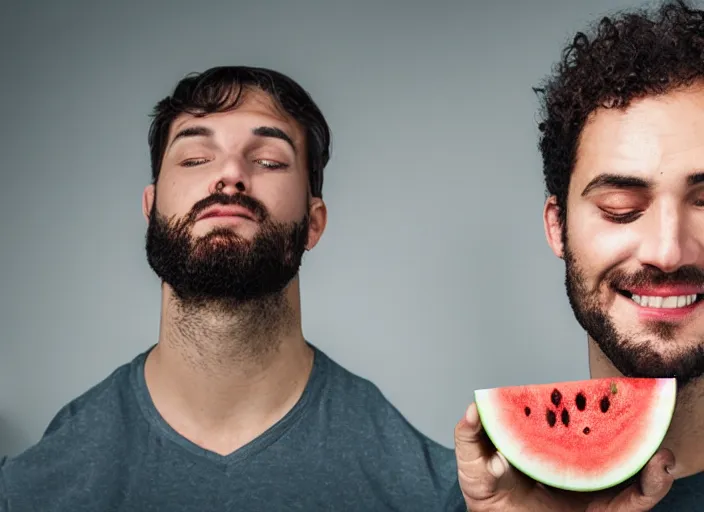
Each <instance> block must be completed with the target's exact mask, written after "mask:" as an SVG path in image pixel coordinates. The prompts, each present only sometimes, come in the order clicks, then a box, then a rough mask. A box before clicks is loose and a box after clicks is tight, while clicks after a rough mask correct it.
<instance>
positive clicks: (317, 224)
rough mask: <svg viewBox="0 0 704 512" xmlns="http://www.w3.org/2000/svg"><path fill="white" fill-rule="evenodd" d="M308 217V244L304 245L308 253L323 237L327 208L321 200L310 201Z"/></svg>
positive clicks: (313, 199)
mask: <svg viewBox="0 0 704 512" xmlns="http://www.w3.org/2000/svg"><path fill="white" fill-rule="evenodd" d="M308 217H309V219H310V222H309V225H308V242H307V243H306V250H308V251H310V250H311V249H313V247H315V246H316V245H317V244H318V242H319V241H320V238H321V237H322V236H323V232H324V231H325V226H326V225H327V222H328V210H327V206H326V205H325V202H324V201H323V200H322V199H321V198H319V197H314V198H312V199H311V202H310V207H309V209H308Z"/></svg>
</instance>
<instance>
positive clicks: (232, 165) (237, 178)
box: [210, 158, 251, 195]
mask: <svg viewBox="0 0 704 512" xmlns="http://www.w3.org/2000/svg"><path fill="white" fill-rule="evenodd" d="M250 186H251V177H250V172H249V169H248V168H247V166H246V165H245V164H244V162H242V161H240V160H239V159H237V158H230V159H228V160H226V161H224V162H223V165H222V166H221V167H220V169H218V172H217V173H216V174H215V176H214V178H213V180H212V183H211V185H210V193H211V194H215V193H220V194H229V195H233V194H236V193H243V192H248V191H249V189H250Z"/></svg>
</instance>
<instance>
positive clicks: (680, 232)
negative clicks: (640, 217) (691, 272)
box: [638, 203, 704, 272]
mask: <svg viewBox="0 0 704 512" xmlns="http://www.w3.org/2000/svg"><path fill="white" fill-rule="evenodd" d="M681 210H682V208H681V207H680V205H678V204H674V203H673V204H661V205H660V206H658V207H655V205H653V207H652V210H651V211H650V212H648V213H649V214H651V215H650V216H649V219H648V220H649V222H645V223H643V225H642V226H643V227H642V229H643V237H642V242H641V244H640V246H639V249H638V259H639V260H640V262H641V263H642V264H643V265H650V266H653V267H657V268H658V269H660V270H661V271H663V272H674V271H675V270H677V269H678V268H680V267H683V266H686V265H696V264H700V263H701V262H700V261H699V259H700V258H701V256H702V244H701V238H702V237H703V236H704V232H700V231H701V229H700V228H701V225H700V224H701V223H696V222H692V221H691V219H690V220H688V218H687V212H683V211H681ZM646 215H647V214H646ZM700 215H701V214H700ZM644 220H645V219H644Z"/></svg>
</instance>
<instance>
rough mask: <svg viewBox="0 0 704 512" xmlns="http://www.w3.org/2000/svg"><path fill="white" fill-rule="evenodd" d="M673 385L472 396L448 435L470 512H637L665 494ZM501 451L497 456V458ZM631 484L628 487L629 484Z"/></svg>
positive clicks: (596, 383) (594, 382)
mask: <svg viewBox="0 0 704 512" xmlns="http://www.w3.org/2000/svg"><path fill="white" fill-rule="evenodd" d="M675 400H676V383H675V380H674V379H628V378H608V379H606V378H605V379H590V380H586V381H575V382H563V383H558V384H541V385H533V386H513V387H505V388H494V389H485V390H478V391H476V392H475V403H474V404H472V405H470V407H469V408H468V409H467V412H466V414H465V417H464V418H463V419H462V420H461V421H460V422H459V423H458V424H457V427H456V429H455V447H456V456H457V464H458V474H459V482H460V486H461V488H462V491H463V494H464V497H465V501H466V503H467V507H468V509H469V510H470V511H472V512H482V511H484V512H490V511H506V512H510V511H512V510H516V511H520V510H525V511H529V510H531V511H540V512H550V511H556V512H557V511H559V512H570V511H580V512H617V511H623V512H640V511H647V510H650V509H651V508H653V507H654V506H655V505H657V503H658V502H659V501H660V500H662V498H663V497H664V496H665V495H666V494H667V493H668V492H669V490H670V488H671V486H672V483H673V476H672V475H671V474H670V473H669V472H668V471H667V469H666V468H669V467H672V466H674V463H675V461H674V456H673V454H672V452H670V451H669V450H666V449H659V448H660V445H661V443H662V441H663V438H664V437H665V434H666V432H667V429H668V428H669V425H670V420H671V418H672V414H673V411H674V405H675ZM497 448H498V451H497ZM634 475H635V478H634V479H633V480H632V481H631V482H629V481H628V480H629V478H631V477H633V476H634Z"/></svg>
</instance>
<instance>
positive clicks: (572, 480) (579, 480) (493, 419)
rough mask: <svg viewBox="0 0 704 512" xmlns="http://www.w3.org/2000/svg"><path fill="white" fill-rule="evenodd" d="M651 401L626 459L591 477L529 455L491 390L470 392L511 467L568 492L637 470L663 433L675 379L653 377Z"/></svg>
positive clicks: (607, 483)
mask: <svg viewBox="0 0 704 512" xmlns="http://www.w3.org/2000/svg"><path fill="white" fill-rule="evenodd" d="M656 380H657V381H658V383H657V386H656V393H655V399H654V400H655V403H654V404H653V406H652V407H651V409H650V411H649V413H650V415H649V417H648V418H644V423H643V424H644V425H646V426H647V428H644V429H643V430H644V432H645V438H644V439H643V440H642V441H641V442H640V443H638V445H637V450H635V451H634V453H632V454H631V455H630V456H629V457H628V458H625V459H620V460H619V461H618V464H615V465H614V467H611V468H604V469H605V471H604V473H603V474H602V475H600V476H599V477H597V478H595V477H594V476H587V475H584V474H581V473H580V472H579V468H574V469H572V470H569V469H567V468H561V467H559V466H556V467H550V461H548V460H545V459H542V460H541V459H540V458H539V456H538V457H535V456H531V455H530V452H534V451H535V449H534V448H531V447H528V446H523V445H522V443H520V442H518V441H517V440H516V439H515V438H514V437H512V435H511V432H510V430H507V429H506V428H504V426H503V424H502V422H501V419H500V415H501V411H500V410H498V409H497V408H496V407H495V405H496V402H495V401H494V400H493V399H492V395H493V392H494V389H480V390H477V391H475V392H474V396H475V402H476V404H477V409H478V411H479V416H480V418H481V421H482V425H483V427H484V430H485V431H486V433H487V435H488V436H489V438H490V439H491V441H492V442H493V443H494V446H495V447H496V448H497V450H498V451H500V452H501V453H502V454H503V455H504V457H506V459H507V460H508V461H509V462H510V463H511V465H513V466H514V467H515V468H517V469H518V470H520V471H521V472H522V473H525V474H526V475H528V476H530V477H531V478H533V479H534V480H536V481H538V482H541V483H543V484H545V485H549V486H552V487H556V488H559V489H566V490H570V491H583V492H586V491H598V490H601V489H607V488H609V487H613V486H615V485H618V484H619V483H621V482H623V481H625V480H627V479H628V478H630V477H631V476H633V475H635V474H636V473H638V471H640V470H641V469H642V468H643V467H644V466H645V465H646V464H647V462H648V461H649V460H650V458H651V457H652V456H653V454H654V453H655V452H656V451H657V450H658V448H659V447H660V444H661V443H662V441H663V439H664V438H665V434H667V430H668V428H669V427H670V421H671V420H672V414H673V412H674V409H675V402H676V399H677V381H676V380H675V379H656Z"/></svg>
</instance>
